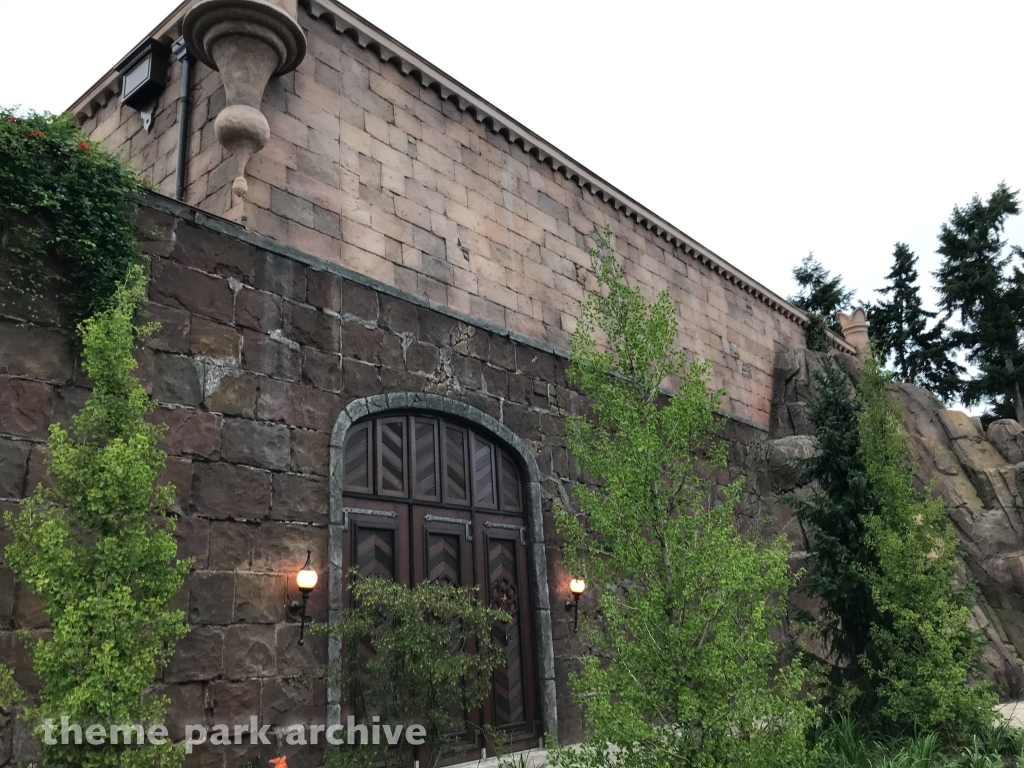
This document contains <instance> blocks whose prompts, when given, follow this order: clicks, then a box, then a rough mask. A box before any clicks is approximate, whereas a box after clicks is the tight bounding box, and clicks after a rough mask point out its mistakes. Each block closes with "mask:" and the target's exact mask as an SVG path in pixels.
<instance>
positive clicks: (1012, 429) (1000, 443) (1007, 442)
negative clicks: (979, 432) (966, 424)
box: [985, 419, 1024, 464]
mask: <svg viewBox="0 0 1024 768" xmlns="http://www.w3.org/2000/svg"><path fill="white" fill-rule="evenodd" d="M985 437H986V438H987V439H988V441H989V442H990V443H992V445H994V446H995V447H996V448H997V449H998V450H999V452H1000V453H1001V454H1002V455H1003V458H1005V459H1006V461H1007V462H1009V463H1010V464H1019V463H1021V462H1022V461H1024V427H1022V426H1021V425H1020V424H1018V423H1017V422H1016V421H1014V420H1013V419H999V420H998V421H993V422H992V423H991V424H989V425H988V429H987V430H985Z"/></svg>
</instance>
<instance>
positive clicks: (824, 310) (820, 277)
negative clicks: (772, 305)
mask: <svg viewBox="0 0 1024 768" xmlns="http://www.w3.org/2000/svg"><path fill="white" fill-rule="evenodd" d="M793 279H794V280H796V282H797V284H798V285H799V286H800V292H799V293H798V294H797V295H796V296H790V297H789V301H790V302H791V303H792V304H793V305H794V306H796V307H798V308H799V309H802V310H803V311H804V312H806V313H807V314H808V315H820V316H821V317H823V318H825V322H826V323H828V326H829V328H831V329H832V330H833V331H835V332H836V333H841V332H842V331H841V329H840V327H839V321H838V320H836V312H838V311H839V310H845V309H849V308H850V300H851V299H852V298H853V291H848V290H846V286H844V285H843V278H842V276H841V275H836V276H835V277H832V275H830V274H829V272H828V270H827V269H825V267H823V266H822V264H821V262H819V261H818V260H817V259H816V258H814V254H813V253H809V254H807V255H806V256H805V257H804V259H803V261H801V262H800V264H799V265H798V266H796V267H793ZM810 343H811V340H810V339H808V347H810ZM818 351H821V352H827V351H828V347H825V348H824V349H819V350H818Z"/></svg>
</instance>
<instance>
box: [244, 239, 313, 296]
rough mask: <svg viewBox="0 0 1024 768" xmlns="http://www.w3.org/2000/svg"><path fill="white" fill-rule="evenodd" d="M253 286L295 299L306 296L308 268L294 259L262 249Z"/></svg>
mask: <svg viewBox="0 0 1024 768" xmlns="http://www.w3.org/2000/svg"><path fill="white" fill-rule="evenodd" d="M252 285H253V287H255V288H258V289H259V290H261V291H267V292H268V293H273V294H276V295H278V296H282V297H284V298H286V299H292V300H293V301H304V300H305V298H306V268H305V267H304V266H303V265H302V264H300V263H299V262H297V261H294V260H293V259H288V258H285V257H284V256H278V255H277V254H274V253H270V252H269V251H260V252H259V253H258V254H257V257H256V275H255V278H254V279H253V283H252Z"/></svg>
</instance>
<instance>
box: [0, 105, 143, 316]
mask: <svg viewBox="0 0 1024 768" xmlns="http://www.w3.org/2000/svg"><path fill="white" fill-rule="evenodd" d="M144 189H145V184H144V183H143V182H142V181H141V180H140V179H139V178H138V176H137V175H136V174H135V173H134V171H132V170H131V169H130V168H129V167H128V166H127V165H126V164H125V163H124V162H123V161H121V160H120V159H119V158H117V157H115V156H114V155H111V154H110V153H108V152H107V151H106V150H104V149H103V148H102V147H100V146H99V145H98V144H95V143H93V142H92V141H90V140H89V138H88V137H87V136H86V135H85V134H83V133H82V132H81V131H79V130H77V129H76V128H75V126H74V123H73V121H72V118H71V116H70V115H61V116H59V117H57V116H54V115H49V114H29V115H27V116H18V115H17V114H15V113H14V112H13V111H11V110H7V109H0V252H2V253H3V254H4V256H3V258H2V259H0V265H2V266H3V267H4V269H3V276H2V277H0V280H2V281H4V282H6V283H7V284H8V286H9V287H13V288H14V289H15V290H16V291H18V292H20V293H23V294H25V295H27V296H28V297H29V299H30V300H32V302H33V303H34V302H35V301H37V300H38V299H40V298H41V297H42V293H43V286H44V284H45V282H44V281H45V278H46V276H47V272H48V267H49V265H51V264H52V265H53V266H54V268H55V271H56V273H57V277H58V279H60V280H61V281H63V282H64V283H65V284H66V292H67V312H68V320H69V321H70V324H71V325H72V327H73V326H75V325H77V324H78V323H79V322H81V321H83V320H85V319H86V318H87V317H90V316H92V315H94V314H96V313H97V312H101V311H103V310H104V309H107V308H108V307H109V306H110V302H111V299H112V297H113V295H114V292H115V290H116V289H117V286H118V285H121V284H123V283H124V281H125V279H126V277H127V275H128V270H129V269H130V268H131V266H132V264H134V263H136V262H137V260H138V248H137V244H136V238H135V228H134V223H133V217H132V216H131V211H132V209H133V208H134V198H135V195H137V194H138V193H139V192H141V191H143V190H144Z"/></svg>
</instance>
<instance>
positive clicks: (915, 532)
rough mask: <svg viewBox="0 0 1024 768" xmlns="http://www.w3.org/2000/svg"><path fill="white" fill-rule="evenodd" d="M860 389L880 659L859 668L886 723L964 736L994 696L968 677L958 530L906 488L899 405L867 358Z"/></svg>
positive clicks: (970, 658) (968, 635)
mask: <svg viewBox="0 0 1024 768" xmlns="http://www.w3.org/2000/svg"><path fill="white" fill-rule="evenodd" d="M860 389H861V393H862V397H863V399H864V409H863V411H862V412H861V414H860V416H859V420H860V436H861V443H860V450H859V455H860V457H861V460H862V461H863V462H864V466H865V468H866V470H867V475H868V479H869V481H870V483H871V487H872V493H873V495H874V498H875V500H876V503H877V514H875V515H872V516H870V517H867V518H866V519H865V526H866V528H867V541H868V544H869V545H870V546H871V548H872V549H873V550H874V551H875V553H876V555H877V557H878V564H877V567H876V568H875V569H874V570H873V573H872V579H871V582H872V596H873V598H874V602H875V606H876V607H877V609H878V611H879V612H880V613H881V614H882V616H883V618H884V621H883V622H881V623H877V624H875V625H874V626H873V627H872V628H871V640H872V643H873V644H874V646H875V648H874V654H873V655H874V656H875V657H876V658H877V661H874V660H870V659H868V660H865V666H866V667H868V669H869V673H870V675H871V676H872V678H873V679H874V680H875V683H876V690H877V693H878V695H879V698H880V699H881V702H882V713H883V714H884V715H885V716H886V717H887V718H889V719H890V720H891V721H892V722H893V723H895V724H897V725H900V726H903V727H905V728H906V729H907V730H911V731H913V732H918V733H919V732H923V731H934V732H936V733H938V734H939V735H940V736H941V737H942V738H943V740H944V741H946V742H947V743H951V744H964V743H967V742H968V741H969V739H970V738H971V736H972V735H973V734H976V733H979V732H980V731H981V730H983V729H984V728H985V727H987V726H988V725H989V724H991V722H992V721H993V719H994V715H993V711H992V707H993V706H994V705H995V703H996V697H995V695H994V693H993V692H992V690H991V689H990V687H989V686H988V685H984V684H977V685H970V684H968V675H969V672H970V670H971V667H972V665H973V664H974V662H975V661H976V660H977V657H978V654H979V653H980V650H981V637H980V635H979V633H978V632H977V631H976V630H974V629H972V628H971V626H970V618H971V613H970V607H969V605H970V599H969V595H968V594H967V592H966V590H965V589H963V588H958V587H956V586H955V584H954V577H955V575H956V570H957V558H956V548H957V542H958V539H957V536H956V532H955V531H954V530H953V526H952V525H951V524H950V523H949V520H948V519H947V517H946V506H945V502H944V501H943V500H942V498H941V497H938V496H935V495H934V494H933V493H932V492H931V491H929V492H928V493H922V492H920V491H918V490H916V489H915V488H914V486H913V472H914V468H913V464H912V461H911V458H910V452H909V447H908V441H909V437H908V435H907V433H906V430H905V428H904V426H903V413H902V409H901V408H900V406H899V404H898V403H896V402H895V401H894V400H893V398H892V397H891V396H890V390H891V383H890V380H889V377H888V376H887V375H886V374H885V373H884V372H883V371H882V370H881V368H880V367H879V366H878V364H877V363H876V362H875V361H874V360H870V359H869V360H868V361H867V363H866V364H865V366H864V371H863V374H862V376H861V383H860Z"/></svg>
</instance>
